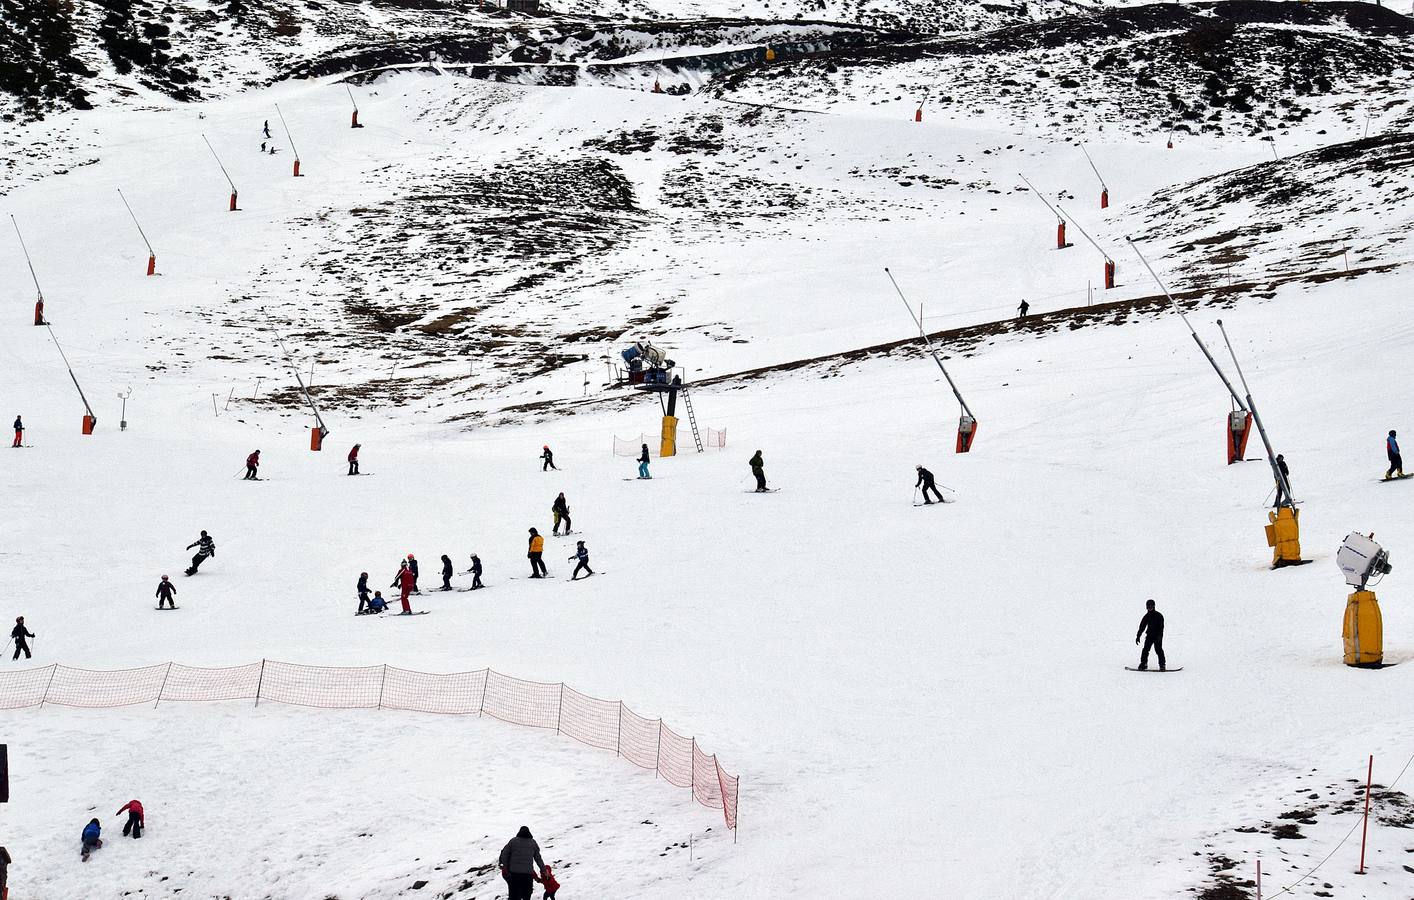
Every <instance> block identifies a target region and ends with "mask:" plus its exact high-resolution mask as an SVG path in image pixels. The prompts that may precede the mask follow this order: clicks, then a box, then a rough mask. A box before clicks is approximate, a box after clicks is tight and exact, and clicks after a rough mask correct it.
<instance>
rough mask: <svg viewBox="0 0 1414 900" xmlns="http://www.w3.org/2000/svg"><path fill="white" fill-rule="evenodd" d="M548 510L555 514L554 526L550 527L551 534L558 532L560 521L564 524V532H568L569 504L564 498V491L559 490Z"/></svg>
mask: <svg viewBox="0 0 1414 900" xmlns="http://www.w3.org/2000/svg"><path fill="white" fill-rule="evenodd" d="M550 512H552V513H554V514H555V527H554V528H552V529H550V533H551V534H559V533H560V523H561V522H563V523H564V526H565V534H569V533H570V505H569V503H568V501H566V500H565V492H564V491H560V496H558V497H556V498H555V502H554V503H552V504H550Z"/></svg>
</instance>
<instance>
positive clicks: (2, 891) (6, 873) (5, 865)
mask: <svg viewBox="0 0 1414 900" xmlns="http://www.w3.org/2000/svg"><path fill="white" fill-rule="evenodd" d="M12 862H14V860H13V859H11V858H10V851H9V850H6V849H5V848H4V847H0V897H8V896H9V893H10V863H12Z"/></svg>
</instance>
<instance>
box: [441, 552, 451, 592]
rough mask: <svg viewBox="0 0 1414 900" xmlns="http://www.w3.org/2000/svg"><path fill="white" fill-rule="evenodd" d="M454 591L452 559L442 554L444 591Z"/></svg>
mask: <svg viewBox="0 0 1414 900" xmlns="http://www.w3.org/2000/svg"><path fill="white" fill-rule="evenodd" d="M451 589H452V558H451V557H450V556H448V555H447V554H445V553H443V554H442V590H444V591H450V590H451Z"/></svg>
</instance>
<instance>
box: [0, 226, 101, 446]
mask: <svg viewBox="0 0 1414 900" xmlns="http://www.w3.org/2000/svg"><path fill="white" fill-rule="evenodd" d="M10 224H11V225H13V226H15V237H17V238H19V239H20V249H21V250H23V251H24V254H25V265H27V266H29V277H30V278H31V279H33V281H34V289H35V291H36V293H38V295H39V300H38V301H36V303H35V306H34V324H36V325H43V326H44V327H45V329H46V330H47V331H48V332H49V339H50V340H51V341H53V342H54V349H56V350H58V351H59V358H60V359H62V360H63V361H64V368H66V369H68V370H69V380H70V381H72V382H73V383H74V390H76V391H78V392H79V400H81V401H82V402H83V410H84V428H83V433H84V434H91V433H93V429H94V428H96V427H98V416H95V415H94V414H93V407H92V406H89V405H88V398H87V397H85V396H84V393H83V387H82V386H80V385H79V379H78V376H77V375H75V374H74V367H73V366H72V365H70V364H69V356H68V354H66V353H65V352H64V347H63V345H61V344H60V343H59V338H58V337H56V336H55V334H54V328H53V326H51V325H50V324H49V319H48V318H47V317H46V316H45V315H44V290H43V289H42V288H40V286H39V276H38V275H36V274H35V272H34V261H33V260H31V259H30V256H29V248H28V247H26V246H25V239H24V235H22V234H20V224H19V223H18V222H16V221H15V217H14V216H10Z"/></svg>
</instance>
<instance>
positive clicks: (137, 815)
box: [79, 800, 147, 862]
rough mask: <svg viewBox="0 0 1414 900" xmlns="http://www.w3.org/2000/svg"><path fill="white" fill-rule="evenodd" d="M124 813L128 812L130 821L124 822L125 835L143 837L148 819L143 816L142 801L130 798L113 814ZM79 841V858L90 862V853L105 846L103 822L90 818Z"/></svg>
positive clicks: (119, 814)
mask: <svg viewBox="0 0 1414 900" xmlns="http://www.w3.org/2000/svg"><path fill="white" fill-rule="evenodd" d="M123 813H127V814H128V821H127V822H125V823H123V837H129V836H131V837H133V838H134V839H136V838H140V837H142V830H143V829H144V828H146V827H147V821H146V820H145V819H144V818H143V810H142V803H140V802H139V801H137V800H129V801H128V802H127V803H125V804H123V806H122V808H121V809H119V810H118V811H117V812H116V813H114V814H113V815H115V816H121V815H122V814H123ZM79 842H80V843H79V858H80V859H82V860H83V861H84V862H88V857H89V855H90V854H91V853H93V851H95V850H97V849H98V848H99V847H102V846H103V823H102V822H99V821H98V820H97V819H89V820H88V824H87V825H85V826H84V827H83V833H82V834H81V835H80V836H79Z"/></svg>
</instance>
